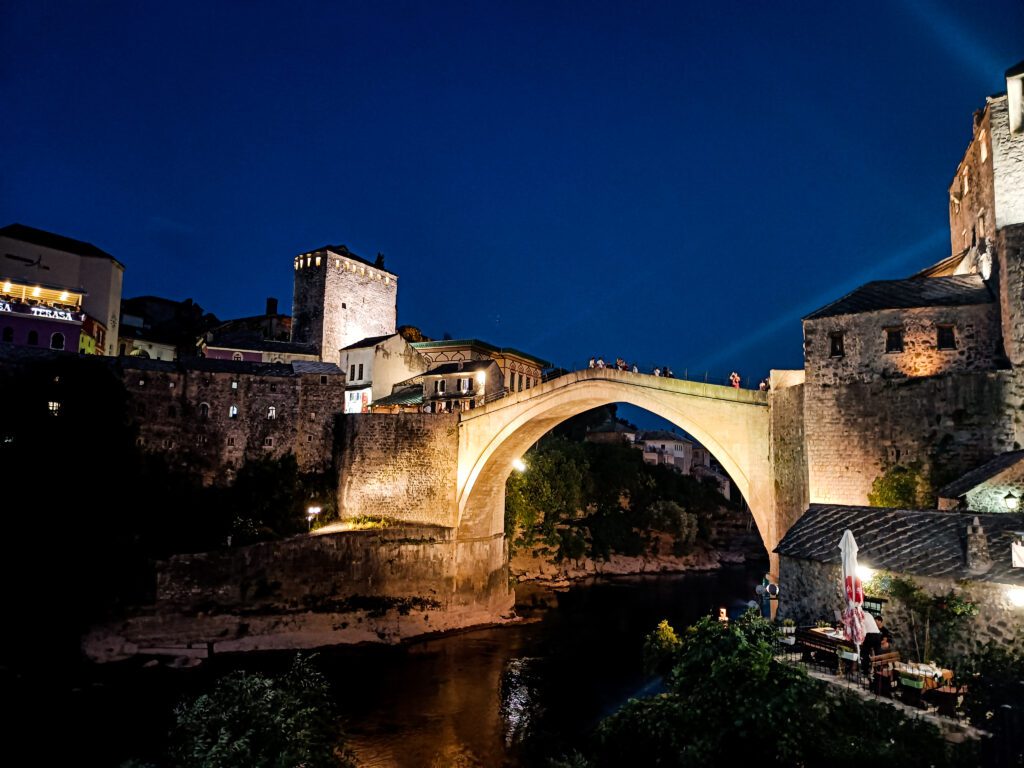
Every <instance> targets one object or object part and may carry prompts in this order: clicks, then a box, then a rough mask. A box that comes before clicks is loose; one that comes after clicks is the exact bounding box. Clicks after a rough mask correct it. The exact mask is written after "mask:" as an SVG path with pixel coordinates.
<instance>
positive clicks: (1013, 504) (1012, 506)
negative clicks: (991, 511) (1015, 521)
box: [1003, 491, 1020, 512]
mask: <svg viewBox="0 0 1024 768" xmlns="http://www.w3.org/2000/svg"><path fill="white" fill-rule="evenodd" d="M1003 504H1005V505H1006V508H1007V509H1008V510H1010V511H1011V512H1013V511H1014V510H1016V509H1017V507H1018V506H1019V505H1020V499H1018V498H1017V497H1016V496H1014V495H1013V491H1010V492H1009V493H1008V494H1006V495H1005V496H1004V497H1003Z"/></svg>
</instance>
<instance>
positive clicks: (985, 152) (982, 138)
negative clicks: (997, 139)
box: [978, 131, 988, 163]
mask: <svg viewBox="0 0 1024 768" xmlns="http://www.w3.org/2000/svg"><path fill="white" fill-rule="evenodd" d="M978 143H979V144H981V162H983V163H984V162H985V161H986V160H988V144H987V143H986V141H985V131H982V132H981V133H979V134H978Z"/></svg>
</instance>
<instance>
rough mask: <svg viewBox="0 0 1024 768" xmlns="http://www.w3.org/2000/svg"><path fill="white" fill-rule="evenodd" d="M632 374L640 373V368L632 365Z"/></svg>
mask: <svg viewBox="0 0 1024 768" xmlns="http://www.w3.org/2000/svg"><path fill="white" fill-rule="evenodd" d="M633 373H640V368H639V367H638V366H637V364H636V363H633Z"/></svg>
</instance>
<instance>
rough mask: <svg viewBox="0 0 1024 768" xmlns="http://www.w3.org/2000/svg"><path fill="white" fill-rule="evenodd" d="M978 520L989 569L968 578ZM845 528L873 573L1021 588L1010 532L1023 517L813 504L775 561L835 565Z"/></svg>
mask: <svg viewBox="0 0 1024 768" xmlns="http://www.w3.org/2000/svg"><path fill="white" fill-rule="evenodd" d="M975 517H977V518H978V520H979V522H980V523H981V526H982V528H983V529H984V531H985V535H986V538H987V539H988V549H989V554H990V556H991V557H992V561H993V564H992V568H991V569H990V570H989V571H988V572H987V573H984V574H981V575H980V576H978V575H971V574H970V573H969V572H968V570H967V562H966V548H965V541H966V533H967V525H968V523H970V522H971V521H972V520H974V518H975ZM847 528H849V529H850V531H851V532H852V533H853V537H854V538H855V539H856V540H857V546H858V547H859V552H858V560H859V561H860V562H861V563H863V564H864V565H868V566H870V567H872V568H876V569H883V570H887V571H895V572H898V573H905V574H909V575H912V576H925V577H936V578H948V579H968V578H969V579H974V580H977V581H989V582H999V583H1004V584H1020V585H1024V568H1011V566H1010V543H1011V535H1010V534H1011V532H1013V531H1021V530H1024V514H1009V513H1007V514H994V515H993V514H990V515H982V514H975V513H967V514H961V513H959V512H937V511H931V510H907V509H886V508H882V507H851V506H842V505H830V504H812V505H811V506H810V507H809V508H808V510H807V512H805V513H804V515H803V517H801V518H800V519H799V520H798V521H797V522H796V524H795V525H794V526H793V527H792V528H790V529H789V531H788V532H787V533H786V535H785V536H784V537H783V539H782V541H780V542H779V545H778V546H777V547H776V548H775V551H776V552H777V553H778V554H779V555H783V556H785V557H793V558H800V559H803V560H816V561H818V562H822V563H833V564H837V563H839V561H840V553H839V540H840V539H841V538H842V536H843V531H845V530H846V529H847Z"/></svg>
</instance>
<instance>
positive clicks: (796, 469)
mask: <svg viewBox="0 0 1024 768" xmlns="http://www.w3.org/2000/svg"><path fill="white" fill-rule="evenodd" d="M772 374H773V379H774V378H775V375H774V374H775V372H774V371H773V372H772ZM768 402H769V404H770V405H771V427H770V429H771V437H770V443H769V450H770V451H771V467H772V481H773V483H774V504H775V516H774V518H775V522H776V525H777V526H778V527H777V529H776V530H775V531H774V535H773V537H772V540H771V541H767V542H765V544H766V545H767V548H768V552H772V550H774V549H775V545H776V544H778V543H779V541H780V540H781V539H782V537H783V536H785V535H786V531H788V530H789V528H790V526H792V525H793V523H795V522H796V521H797V520H798V519H799V518H800V516H801V515H802V514H803V513H804V512H805V511H806V510H807V505H808V503H809V496H808V485H807V452H806V450H805V446H804V385H803V384H797V385H795V386H789V387H786V388H784V389H777V388H775V387H774V386H773V388H772V390H771V392H770V394H769V396H768ZM770 557H771V559H772V563H771V570H772V572H773V573H778V563H777V562H776V558H777V556H776V555H775V554H771V555H770Z"/></svg>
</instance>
